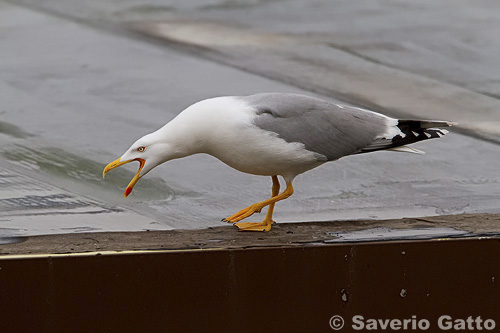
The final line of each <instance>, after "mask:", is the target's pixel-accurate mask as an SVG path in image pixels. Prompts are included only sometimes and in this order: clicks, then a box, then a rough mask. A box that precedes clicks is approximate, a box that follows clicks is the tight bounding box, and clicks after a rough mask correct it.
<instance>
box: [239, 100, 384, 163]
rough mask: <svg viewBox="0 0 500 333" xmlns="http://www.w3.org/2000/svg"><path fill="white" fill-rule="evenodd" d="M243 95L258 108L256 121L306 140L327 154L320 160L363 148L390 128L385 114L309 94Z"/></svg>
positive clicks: (293, 138) (293, 139) (307, 144)
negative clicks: (339, 103) (341, 104)
mask: <svg viewBox="0 0 500 333" xmlns="http://www.w3.org/2000/svg"><path fill="white" fill-rule="evenodd" d="M242 98H243V99H244V100H245V101H246V102H247V103H249V104H250V105H251V106H253V107H255V108H256V110H257V116H256V117H255V120H254V121H255V125H257V126H258V127H260V128H262V129H264V130H267V131H271V132H274V133H276V134H278V136H279V137H280V138H282V139H284V140H286V141H287V142H299V143H303V144H304V146H305V148H306V149H307V150H310V151H312V152H315V153H317V154H321V155H322V156H324V157H321V158H319V159H320V160H328V161H331V160H336V159H339V158H341V157H343V156H346V155H351V154H355V153H359V152H362V150H363V148H366V147H369V146H370V145H371V144H373V142H374V141H375V139H376V138H380V136H381V135H383V133H385V132H386V131H387V128H388V118H387V117H385V116H382V115H379V114H377V113H373V112H368V111H363V110H361V109H358V108H354V107H349V106H339V105H336V104H333V103H329V102H327V101H323V100H321V99H317V98H312V97H308V96H302V95H296V94H281V93H266V94H257V95H252V96H247V97H242ZM321 155H320V156H321Z"/></svg>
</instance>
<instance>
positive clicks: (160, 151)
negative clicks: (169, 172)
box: [102, 130, 185, 197]
mask: <svg viewBox="0 0 500 333" xmlns="http://www.w3.org/2000/svg"><path fill="white" fill-rule="evenodd" d="M162 133H163V132H162V131H161V130H158V131H156V132H153V133H150V134H147V135H145V136H143V137H142V138H140V139H139V140H137V141H136V142H135V143H134V144H133V145H132V146H130V148H129V149H128V150H127V151H126V152H125V153H124V154H123V155H122V156H121V157H120V158H119V159H117V160H116V161H113V162H111V163H109V164H108V165H107V166H106V167H105V168H104V171H103V172H102V176H103V178H104V176H106V173H108V171H110V170H112V169H114V168H117V167H119V166H121V165H124V164H127V163H130V162H133V161H138V162H139V170H138V171H137V173H136V174H135V176H134V178H132V180H131V181H130V183H129V184H128V186H127V188H126V189H125V193H124V195H125V197H127V196H128V195H129V194H130V193H131V192H132V189H133V188H134V186H135V184H136V183H137V182H138V181H139V179H141V178H142V177H143V176H144V175H145V174H147V173H148V172H149V171H151V169H153V168H154V167H155V166H157V165H160V164H162V163H164V162H167V161H169V160H171V159H174V158H178V157H182V156H185V154H183V153H182V152H181V150H180V149H179V148H181V147H178V146H177V145H173V144H171V143H170V142H169V140H168V137H167V136H165V135H162Z"/></svg>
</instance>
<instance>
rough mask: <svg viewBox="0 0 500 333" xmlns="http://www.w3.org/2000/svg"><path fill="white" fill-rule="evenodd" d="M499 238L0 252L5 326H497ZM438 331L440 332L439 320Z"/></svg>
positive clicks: (1, 326)
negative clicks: (477, 322)
mask: <svg viewBox="0 0 500 333" xmlns="http://www.w3.org/2000/svg"><path fill="white" fill-rule="evenodd" d="M499 284H500V241H499V240H498V239H483V240H479V239H469V240H447V241H425V242H391V243H368V244H342V245H329V246H305V247H289V248H262V249H233V250H202V251H179V252H149V253H137V254H116V255H92V256H69V257H41V258H10V259H5V257H4V258H3V259H1V260H0V332H11V331H13V330H15V331H18V332H42V331H43V332H80V331H85V332H98V331H113V332H128V331H136V332H139V331H140V332H166V331H168V332H333V330H332V329H331V328H330V326H329V319H330V318H331V317H332V316H333V315H341V316H342V317H344V319H345V320H346V326H345V327H344V329H342V330H341V332H349V331H352V329H349V327H350V326H351V324H350V320H351V318H352V316H353V315H363V316H364V317H365V318H375V319H384V318H390V319H393V318H400V319H405V318H411V316H412V315H416V316H417V318H418V319H427V320H429V321H430V323H431V329H429V330H428V331H429V332H432V331H437V324H436V320H437V318H438V317H439V316H441V315H445V314H446V315H450V316H452V317H453V318H463V319H466V318H467V317H469V316H474V317H476V316H481V318H483V319H488V318H491V319H495V320H496V322H497V323H498V325H499V326H500V289H499ZM433 328H434V329H433Z"/></svg>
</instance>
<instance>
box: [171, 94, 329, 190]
mask: <svg viewBox="0 0 500 333" xmlns="http://www.w3.org/2000/svg"><path fill="white" fill-rule="evenodd" d="M255 115H256V110H255V109H254V108H252V107H250V106H248V105H246V104H245V103H244V102H243V101H241V100H239V99H237V98H233V97H218V98H213V99H209V100H205V101H201V102H199V103H196V104H194V105H192V106H190V107H189V108H187V109H186V110H185V111H183V112H182V113H181V114H180V115H179V116H178V117H177V118H176V119H175V121H177V122H178V123H179V124H178V126H177V127H184V125H186V126H187V127H188V128H184V131H189V132H190V134H191V135H192V136H193V138H194V137H196V140H194V143H193V144H195V145H196V147H193V149H195V150H197V151H196V152H203V153H207V154H210V155H212V156H215V157H216V158H218V159H219V160H221V161H222V162H224V163H226V164H227V165H229V166H231V167H233V168H235V169H237V170H239V171H242V172H246V173H251V174H256V175H265V176H272V175H282V176H283V177H285V179H289V180H291V179H293V177H295V176H296V175H298V174H300V173H302V172H304V171H307V170H309V169H312V168H314V167H317V166H319V165H321V164H322V163H323V162H318V161H317V159H316V156H315V154H314V153H313V152H310V151H308V150H306V149H305V148H304V145H303V144H300V143H289V142H286V141H285V140H283V139H281V138H279V137H278V136H277V135H276V134H275V133H273V132H269V131H265V130H262V129H260V128H258V127H257V126H255V125H254V124H253V118H254V117H255ZM172 122H174V121H172ZM184 135H186V133H184Z"/></svg>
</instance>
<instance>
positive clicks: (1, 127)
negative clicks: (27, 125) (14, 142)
mask: <svg viewBox="0 0 500 333" xmlns="http://www.w3.org/2000/svg"><path fill="white" fill-rule="evenodd" d="M0 133H2V134H5V135H8V136H11V137H13V138H16V139H24V138H27V137H30V136H33V134H30V133H27V132H25V131H23V130H22V129H21V128H19V127H17V126H16V125H13V124H11V123H7V122H5V121H0Z"/></svg>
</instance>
